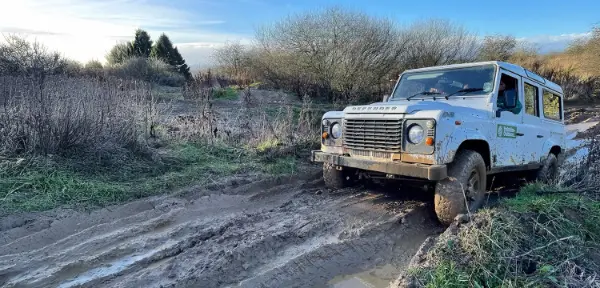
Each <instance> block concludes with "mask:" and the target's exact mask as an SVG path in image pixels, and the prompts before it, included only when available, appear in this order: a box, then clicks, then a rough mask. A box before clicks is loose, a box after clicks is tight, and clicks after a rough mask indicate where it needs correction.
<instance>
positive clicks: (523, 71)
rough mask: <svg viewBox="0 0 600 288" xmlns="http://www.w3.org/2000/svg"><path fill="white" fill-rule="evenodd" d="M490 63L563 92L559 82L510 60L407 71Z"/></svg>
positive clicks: (417, 70) (465, 65)
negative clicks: (509, 61)
mask: <svg viewBox="0 0 600 288" xmlns="http://www.w3.org/2000/svg"><path fill="white" fill-rule="evenodd" d="M490 64H491V65H495V66H498V67H500V68H503V69H505V70H508V71H510V72H513V73H515V74H517V75H520V76H522V77H526V78H528V79H530V80H533V81H535V82H538V83H541V84H542V85H544V86H546V87H548V88H549V89H552V90H554V91H556V92H559V93H560V94H563V90H562V88H561V87H560V86H559V85H558V84H556V83H554V82H552V81H550V80H549V79H547V78H544V77H542V76H540V75H538V74H535V73H534V72H532V71H529V70H527V69H525V68H523V67H521V66H519V65H515V64H512V63H508V62H502V61H482V62H470V63H461V64H451V65H441V66H431V67H424V68H418V69H410V70H406V71H405V72H419V71H431V70H438V69H448V68H462V67H472V66H480V65H490Z"/></svg>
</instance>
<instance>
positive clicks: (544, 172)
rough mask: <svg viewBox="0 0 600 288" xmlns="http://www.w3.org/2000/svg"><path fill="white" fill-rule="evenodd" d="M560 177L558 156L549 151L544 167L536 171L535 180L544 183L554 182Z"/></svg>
mask: <svg viewBox="0 0 600 288" xmlns="http://www.w3.org/2000/svg"><path fill="white" fill-rule="evenodd" d="M557 177H558V158H557V157H556V155H554V154H553V153H549V154H548V157H546V160H544V163H543V165H542V167H541V168H540V169H539V170H537V172H536V173H535V180H536V181H540V182H542V183H552V182H554V181H556V178H557Z"/></svg>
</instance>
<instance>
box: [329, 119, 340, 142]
mask: <svg viewBox="0 0 600 288" xmlns="http://www.w3.org/2000/svg"><path fill="white" fill-rule="evenodd" d="M331 137H333V138H334V139H338V138H340V137H342V125H340V123H335V124H333V126H331Z"/></svg>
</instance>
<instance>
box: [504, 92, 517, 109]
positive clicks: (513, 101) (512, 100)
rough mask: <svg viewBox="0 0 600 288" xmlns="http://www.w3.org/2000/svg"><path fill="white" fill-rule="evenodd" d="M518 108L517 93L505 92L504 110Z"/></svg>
mask: <svg viewBox="0 0 600 288" xmlns="http://www.w3.org/2000/svg"><path fill="white" fill-rule="evenodd" d="M515 107H517V92H516V91H515V90H506V91H504V108H506V109H512V108H515Z"/></svg>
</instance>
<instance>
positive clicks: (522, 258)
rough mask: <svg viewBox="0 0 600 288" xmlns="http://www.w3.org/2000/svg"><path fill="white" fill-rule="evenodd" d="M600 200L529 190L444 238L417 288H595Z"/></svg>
mask: <svg viewBox="0 0 600 288" xmlns="http://www.w3.org/2000/svg"><path fill="white" fill-rule="evenodd" d="M599 240H600V202H598V201H595V200H594V199H591V198H590V197H587V196H582V195H581V194H573V193H562V191H557V190H556V189H555V188H549V187H544V186H541V185H529V186H526V187H525V188H523V189H522V191H521V192H520V193H519V194H518V195H517V196H516V197H515V198H512V199H506V200H502V201H501V202H500V204H499V205H498V206H497V207H494V208H488V209H484V210H482V211H480V212H478V213H477V214H475V215H474V217H473V219H472V221H471V222H469V223H467V224H463V225H462V226H460V227H458V228H456V227H454V228H451V229H449V230H448V231H446V232H445V233H444V234H442V235H441V236H440V237H439V238H438V239H437V241H436V244H435V245H434V246H433V248H432V249H431V250H430V251H429V252H428V253H427V255H426V256H425V258H424V259H423V260H424V261H423V263H422V264H420V265H418V266H417V268H414V269H412V270H411V271H410V275H411V276H413V278H412V280H413V283H412V284H414V285H415V286H417V287H598V285H600V279H599V277H598V275H597V274H596V273H597V271H600V270H599V268H600V252H598V251H600V249H599V248H600V247H599Z"/></svg>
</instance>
